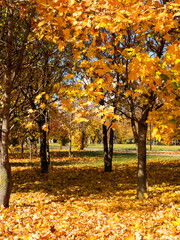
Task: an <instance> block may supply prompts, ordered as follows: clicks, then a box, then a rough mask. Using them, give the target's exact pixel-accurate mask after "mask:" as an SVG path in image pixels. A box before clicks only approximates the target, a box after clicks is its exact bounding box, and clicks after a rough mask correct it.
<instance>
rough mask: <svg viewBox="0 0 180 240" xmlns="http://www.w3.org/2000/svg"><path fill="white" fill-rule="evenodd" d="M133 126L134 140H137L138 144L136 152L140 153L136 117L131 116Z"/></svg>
mask: <svg viewBox="0 0 180 240" xmlns="http://www.w3.org/2000/svg"><path fill="white" fill-rule="evenodd" d="M131 127H132V131H133V135H134V140H135V144H136V153H137V155H138V132H137V128H136V123H135V120H134V118H131Z"/></svg>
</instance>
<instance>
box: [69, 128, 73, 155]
mask: <svg viewBox="0 0 180 240" xmlns="http://www.w3.org/2000/svg"><path fill="white" fill-rule="evenodd" d="M71 151H72V144H71V130H70V131H69V157H71V155H72V153H71Z"/></svg>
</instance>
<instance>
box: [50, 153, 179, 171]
mask: <svg viewBox="0 0 180 240" xmlns="http://www.w3.org/2000/svg"><path fill="white" fill-rule="evenodd" d="M51 157H52V161H51V163H52V165H54V166H77V167H81V166H86V165H87V166H94V167H99V166H104V156H103V152H102V151H74V152H73V157H71V158H69V157H68V152H67V151H60V152H53V153H52V155H51ZM178 159H180V156H176V155H172V156H164V155H147V162H148V161H166V160H167V161H171V160H178ZM132 162H134V163H137V156H136V154H133V153H120V152H114V154H113V166H120V165H122V164H129V163H132Z"/></svg>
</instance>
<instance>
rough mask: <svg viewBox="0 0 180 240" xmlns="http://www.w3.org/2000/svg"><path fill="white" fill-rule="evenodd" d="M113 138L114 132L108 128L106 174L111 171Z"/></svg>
mask: <svg viewBox="0 0 180 240" xmlns="http://www.w3.org/2000/svg"><path fill="white" fill-rule="evenodd" d="M113 138H114V131H113V129H112V128H110V133H109V151H108V162H109V169H108V172H111V171H112V158H113Z"/></svg>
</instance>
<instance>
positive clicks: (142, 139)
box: [137, 121, 147, 199]
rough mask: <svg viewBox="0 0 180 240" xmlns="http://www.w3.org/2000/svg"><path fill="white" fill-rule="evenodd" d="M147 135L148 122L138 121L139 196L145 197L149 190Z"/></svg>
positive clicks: (140, 197) (139, 197)
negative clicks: (147, 182) (147, 183)
mask: <svg viewBox="0 0 180 240" xmlns="http://www.w3.org/2000/svg"><path fill="white" fill-rule="evenodd" d="M146 135H147V123H145V122H144V121H143V122H139V123H138V174H137V175H138V176H137V178H138V179H137V198H138V199H142V198H144V193H146V191H147V185H146V181H147V176H146Z"/></svg>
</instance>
